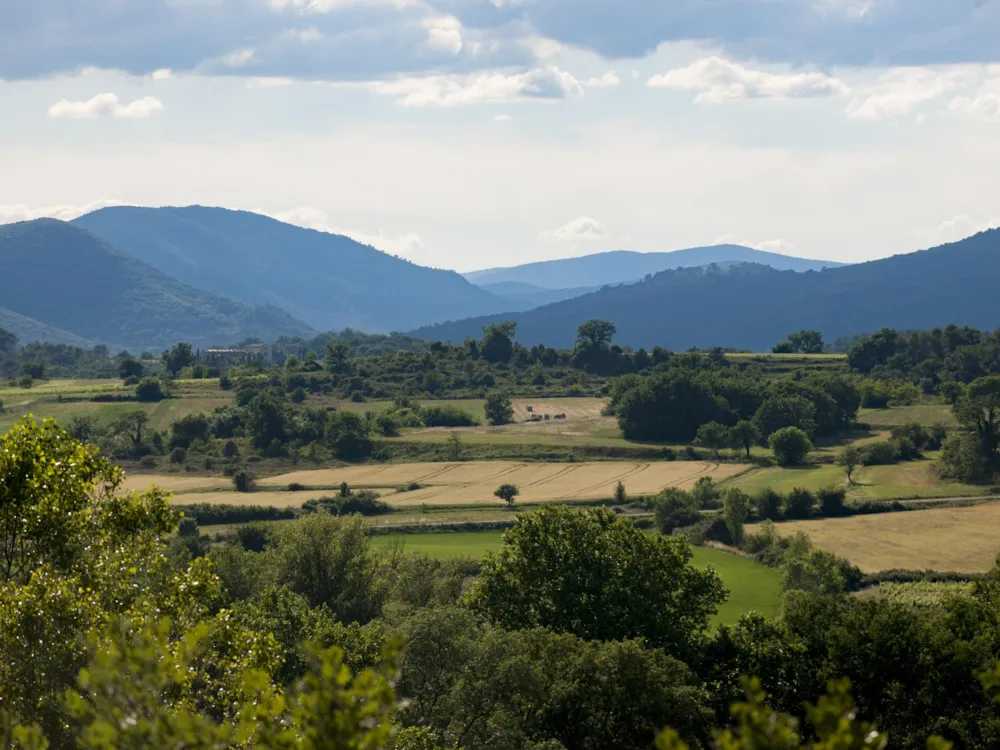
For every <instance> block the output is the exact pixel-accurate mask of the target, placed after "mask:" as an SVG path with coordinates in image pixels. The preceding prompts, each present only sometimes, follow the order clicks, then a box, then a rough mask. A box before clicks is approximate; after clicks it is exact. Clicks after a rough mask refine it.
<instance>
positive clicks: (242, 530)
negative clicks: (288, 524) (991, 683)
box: [236, 521, 274, 552]
mask: <svg viewBox="0 0 1000 750" xmlns="http://www.w3.org/2000/svg"><path fill="white" fill-rule="evenodd" d="M236 541H237V542H238V543H239V545H240V546H241V547H242V548H243V549H245V550H246V551H247V552H263V551H264V550H265V549H267V547H268V546H269V545H270V544H271V543H272V542H273V541H274V529H273V528H272V527H271V526H269V525H267V524H265V523H262V522H261V521H251V522H250V523H248V524H245V525H243V526H237V527H236Z"/></svg>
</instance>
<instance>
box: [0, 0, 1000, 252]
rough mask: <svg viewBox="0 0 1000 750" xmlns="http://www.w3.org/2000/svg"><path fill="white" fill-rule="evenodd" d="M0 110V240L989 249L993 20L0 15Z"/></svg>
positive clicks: (995, 70) (989, 8) (73, 0)
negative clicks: (208, 231)
mask: <svg viewBox="0 0 1000 750" xmlns="http://www.w3.org/2000/svg"><path fill="white" fill-rule="evenodd" d="M0 113H2V115H3V116H2V117H0V221H17V220H22V219H27V218H35V217H38V216H55V217H58V218H73V217H74V216H76V215H79V214H80V213H83V212H85V211H88V210H92V209H93V208H96V207H99V206H102V205H109V204H114V203H129V204H140V205H154V206H155V205H187V204H193V203H200V204H204V205H218V206H226V207H230V208H241V209H247V210H255V211H260V212H263V213H267V214H270V215H272V216H276V217H278V218H281V219H284V220H286V221H290V222H293V223H297V224H301V225H303V226H309V227H314V228H320V229H324V230H327V231H335V232H338V233H343V234H348V235H350V236H352V237H355V238H356V239H359V240H362V241H365V242H368V243H370V244H373V245H375V246H377V247H380V248H381V249H384V250H387V251H390V252H394V253H397V254H400V255H404V256H406V257H408V258H410V259H412V260H414V261H416V262H419V263H423V264H427V265H433V266H437V267H445V268H456V269H459V270H463V271H464V270H473V269H477V268H485V267H491V266H498V265H510V264H515V263H522V262H529V261H532V260H538V259H542V258H554V257H567V256H572V255H582V254H585V253H591V252H598V251H602V250H611V249H634V250H643V251H650V250H669V249H676V248H681V247H688V246H694V245H704V244H710V243H714V242H720V241H726V242H740V243H744V244H751V245H754V246H756V247H761V248H764V249H769V250H775V251H778V252H785V253H789V254H798V255H803V256H808V257H816V258H827V259H833V260H843V261H861V260H867V259H872V258H877V257H884V256H886V255H891V254H894V253H900V252H908V251H910V250H914V249H917V248H922V247H928V246H932V245H936V244H941V243H942V242H947V241H952V240H955V239H958V238H961V237H963V236H966V235H968V234H971V233H973V232H975V231H978V230H980V229H983V228H986V227H990V226H996V225H997V224H1000V200H998V199H997V197H996V177H995V176H996V174H998V169H1000V0H976V1H966V0H949V1H948V2H944V0H657V1H654V0H613V1H611V0H47V2H44V3H41V2H36V1H35V0H8V2H5V3H2V4H0Z"/></svg>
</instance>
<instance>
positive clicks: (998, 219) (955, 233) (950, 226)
mask: <svg viewBox="0 0 1000 750" xmlns="http://www.w3.org/2000/svg"><path fill="white" fill-rule="evenodd" d="M997 227H1000V216H994V217H993V218H991V219H983V218H981V217H979V218H977V217H973V216H970V215H969V214H958V215H957V216H952V217H951V218H950V219H945V220H944V221H942V222H940V223H938V224H935V225H933V226H928V227H924V228H923V229H919V230H917V232H915V236H916V239H917V242H918V243H919V244H920V245H922V246H924V247H936V246H937V245H944V244H947V243H949V242H958V241H959V240H964V239H965V238H966V237H971V236H972V235H974V234H978V233H979V232H985V231H986V230H987V229H995V228H997Z"/></svg>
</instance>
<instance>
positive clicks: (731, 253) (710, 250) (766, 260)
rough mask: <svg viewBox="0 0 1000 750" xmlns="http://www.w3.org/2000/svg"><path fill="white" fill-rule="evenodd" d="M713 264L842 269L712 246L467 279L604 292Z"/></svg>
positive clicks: (543, 264)
mask: <svg viewBox="0 0 1000 750" xmlns="http://www.w3.org/2000/svg"><path fill="white" fill-rule="evenodd" d="M712 263H718V264H720V265H728V264H731V263H760V264H761V265H765V266H770V267H771V268H774V269H777V270H779V271H819V270H821V269H823V268H833V267H836V266H841V265H843V264H842V263H833V262H831V261H825V260H809V259H807V258H793V257H791V256H789V255H781V254H779V253H769V252H765V251H763V250H754V249H753V248H752V247H744V246H742V245H710V246H708V247H691V248H687V249H686V250H673V251H671V252H664V253H637V252H632V251H628V250H613V251H611V252H607V253H595V254H593V255H584V256H583V257H580V258H563V259H560V260H543V261H539V262H537V263H527V264H525V265H522V266H513V267H511V268H490V269H487V270H485V271H473V272H471V273H467V274H465V278H467V279H469V280H470V281H473V282H475V283H476V284H480V285H487V284H498V283H501V282H512V281H513V282H521V283H526V284H534V285H535V286H541V287H545V288H546V289H567V288H574V287H588V286H589V287H601V286H604V285H605V284H622V283H631V282H634V281H638V280H639V279H641V278H643V277H644V276H647V275H648V274H651V273H659V272H660V271H667V270H671V269H675V268H692V267H694V266H707V265H710V264H712Z"/></svg>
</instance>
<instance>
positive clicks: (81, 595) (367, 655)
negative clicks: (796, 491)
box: [0, 421, 1000, 750]
mask: <svg viewBox="0 0 1000 750" xmlns="http://www.w3.org/2000/svg"><path fill="white" fill-rule="evenodd" d="M66 466H72V467H74V468H73V471H66V470H65V468H64V467H66ZM121 480H122V473H121V471H120V470H118V469H115V468H114V467H112V466H111V465H109V464H108V463H107V462H106V461H105V460H103V459H101V458H100V457H98V455H97V453H96V451H94V450H93V449H92V448H88V447H85V446H83V445H81V444H80V443H78V442H77V441H75V440H73V439H72V438H71V437H70V436H69V435H68V434H67V433H65V432H63V431H62V430H60V429H59V428H58V427H56V426H55V425H54V424H53V423H51V422H47V423H45V424H43V425H38V424H35V423H34V422H30V421H22V422H20V423H18V424H17V425H16V426H15V427H14V429H13V430H12V431H11V433H10V434H8V435H7V436H4V437H3V438H0V492H2V493H3V495H2V497H3V503H0V548H2V549H3V550H4V551H5V553H4V555H3V557H2V565H0V741H2V742H3V744H4V745H5V746H8V747H19V748H38V749H40V748H44V747H66V748H73V747H80V748H110V747H151V748H168V747H204V748H215V747H231V746H254V747H269V748H279V747H289V748H290V747H304V748H317V749H318V748H323V747H343V748H359V749H360V748H370V749H374V748H385V749H386V750H432V749H434V748H470V749H476V750H478V749H479V748H483V749H485V748H497V747H501V748H503V747H510V748H514V747H536V748H542V747H544V748H553V750H554V749H555V748H571V747H615V748H625V749H626V750H627V749H628V748H637V749H638V748H649V747H651V746H653V744H654V743H656V746H657V747H659V748H673V749H674V750H679V748H684V747H693V748H697V747H706V746H710V745H712V746H717V747H730V748H775V749H777V748H788V747H800V746H810V747H816V748H820V747H884V746H885V743H886V741H887V738H886V737H885V736H884V735H882V734H879V732H887V733H888V737H889V738H891V740H892V742H893V743H894V746H898V747H904V748H910V747H913V748H915V747H923V746H925V743H926V742H927V741H928V739H929V738H930V737H932V736H934V735H943V736H944V737H945V738H946V739H947V740H949V741H952V742H955V743H957V744H958V746H963V747H989V746H993V745H995V744H997V743H998V742H1000V708H998V706H997V704H996V703H995V702H994V701H993V699H992V695H991V692H990V691H992V690H994V689H995V686H996V685H997V683H998V680H997V674H998V673H997V671H996V668H995V664H996V653H997V643H1000V626H998V623H997V618H996V615H995V613H996V608H997V606H998V603H1000V572H997V571H994V572H993V573H991V574H990V575H988V576H986V577H984V578H983V579H982V580H980V581H978V582H977V583H975V584H974V586H973V588H972V593H971V594H968V595H963V596H958V597H955V598H953V599H949V600H947V601H945V603H944V604H942V605H940V606H936V607H919V608H913V607H908V606H905V605H901V604H899V603H896V602H892V601H885V600H878V599H856V598H853V597H848V596H845V595H844V593H843V592H844V590H845V589H846V588H848V587H849V585H850V582H849V581H848V580H847V578H848V577H850V576H851V575H853V574H852V572H851V571H850V570H849V569H847V570H844V569H842V567H841V565H840V563H839V562H838V561H836V560H835V559H828V558H826V557H824V556H823V554H822V553H818V552H817V551H816V550H813V549H811V548H810V547H809V545H808V542H807V540H803V539H793V540H790V541H781V540H776V538H774V535H773V533H772V534H771V537H770V538H768V536H767V534H768V532H767V529H765V532H764V533H762V534H761V535H752V536H748V537H747V538H746V539H745V542H744V543H745V546H748V547H750V546H753V547H755V548H757V549H758V550H759V554H761V555H780V556H781V557H782V559H783V561H784V562H783V565H784V568H785V573H784V576H783V580H784V582H785V588H786V590H787V591H788V593H787V594H786V598H785V602H784V608H783V613H782V616H781V618H780V619H777V620H769V619H767V618H764V617H761V616H759V615H755V614H751V615H747V616H745V617H744V618H742V619H741V620H740V621H739V622H738V623H737V624H736V625H734V626H731V627H721V628H719V629H718V630H717V631H715V632H713V631H712V629H711V628H710V627H709V622H710V619H711V618H712V617H713V616H714V614H715V612H716V610H717V608H718V606H719V605H720V604H721V603H722V602H723V601H725V599H726V597H727V592H726V590H725V588H724V587H723V585H722V583H721V581H720V579H719V577H718V575H717V574H716V573H715V571H714V570H712V569H711V568H709V569H707V570H701V569H699V568H697V567H695V566H694V565H692V559H691V558H692V552H691V548H690V547H689V545H688V543H687V542H686V541H685V540H684V539H682V538H680V537H671V538H666V537H660V536H652V535H649V534H646V533H644V532H642V531H641V530H639V529H637V528H636V527H635V526H634V525H632V524H631V523H630V522H628V521H627V520H625V519H623V518H621V517H618V516H616V515H615V514H614V513H611V512H609V511H606V510H601V509H597V510H588V511H573V510H569V509H566V508H547V509H545V510H542V511H540V512H538V513H535V514H532V515H526V516H524V517H522V518H521V519H519V520H518V522H517V524H516V526H515V527H514V528H513V529H512V530H511V531H509V532H508V533H507V534H506V536H505V539H504V544H503V546H502V547H501V549H500V550H499V551H498V552H497V553H496V554H495V555H493V556H491V557H489V558H487V560H486V561H485V562H483V563H482V564H481V565H480V564H477V563H472V562H468V561H451V562H447V563H442V562H437V561H433V560H430V559H428V558H427V557H423V556H420V555H407V554H403V553H402V552H401V551H400V550H399V549H386V550H384V551H382V552H378V551H376V550H375V549H374V548H373V547H372V545H371V542H370V537H369V536H368V534H367V532H366V529H365V526H364V524H363V523H362V522H361V520H360V519H358V518H349V517H334V516H332V515H330V514H327V513H324V512H322V511H320V512H317V513H314V514H311V515H309V516H306V517H304V518H302V519H300V520H297V521H289V522H285V523H282V524H275V525H268V524H261V523H251V524H248V525H246V526H243V527H240V529H239V531H238V533H237V535H236V536H235V538H233V539H232V540H231V541H230V542H228V543H226V544H224V545H221V546H215V547H211V546H209V545H205V544H200V543H199V541H200V537H199V533H198V529H197V526H196V524H194V523H192V522H190V521H189V520H187V519H185V520H184V522H183V523H182V525H181V527H180V529H179V533H177V534H174V533H173V532H174V531H175V529H176V518H175V515H174V513H173V512H171V509H170V507H169V505H168V503H167V500H166V498H165V497H164V496H163V495H162V494H160V493H158V492H156V491H152V492H147V493H140V494H128V493H122V492H120V491H119V490H118V488H119V487H120V483H121ZM745 675H755V676H756V677H757V678H758V681H754V682H750V683H747V682H746V681H745V680H744V679H743V677H744V676H745ZM833 677H845V678H847V679H848V680H849V684H850V692H851V693H852V694H853V697H854V698H853V700H852V699H850V698H849V697H848V688H847V683H843V684H837V685H836V686H834V687H833V689H832V690H831V692H830V693H829V694H827V696H826V697H825V698H823V699H822V700H820V701H819V703H818V704H816V706H814V707H806V706H804V705H803V702H804V700H805V699H806V698H807V697H810V696H811V697H818V696H823V695H824V693H826V691H827V682H828V680H829V679H831V678H833ZM984 684H985V685H986V686H987V690H984V689H983V685H984ZM747 694H749V699H748V700H747V702H745V703H741V704H739V705H738V707H737V708H736V711H735V713H733V714H731V713H730V706H731V704H733V702H734V701H738V700H739V699H740V698H742V697H744V696H746V695H747ZM859 717H864V720H862V719H861V718H859ZM867 722H874V725H873V724H869V723H867ZM668 727H669V729H667V728H668ZM713 727H723V729H722V730H715V729H713ZM806 727H809V729H805V728H806ZM875 727H877V729H876V728H875ZM803 743H812V744H809V745H803ZM946 746H947V745H943V744H940V743H939V744H937V745H934V747H939V748H943V747H946Z"/></svg>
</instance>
